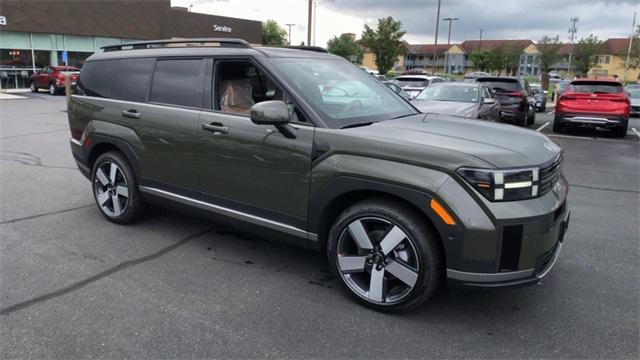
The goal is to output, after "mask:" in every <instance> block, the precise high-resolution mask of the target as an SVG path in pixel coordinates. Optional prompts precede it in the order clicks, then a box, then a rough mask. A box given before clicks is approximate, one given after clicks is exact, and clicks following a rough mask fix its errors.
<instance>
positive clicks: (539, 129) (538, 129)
mask: <svg viewBox="0 0 640 360" xmlns="http://www.w3.org/2000/svg"><path fill="white" fill-rule="evenodd" d="M547 125H549V122H548V121H547V122H546V123H545V124H544V125H542V126H540V127H539V128H537V129H536V131H541V130H542V129H544V128H545V127H547Z"/></svg>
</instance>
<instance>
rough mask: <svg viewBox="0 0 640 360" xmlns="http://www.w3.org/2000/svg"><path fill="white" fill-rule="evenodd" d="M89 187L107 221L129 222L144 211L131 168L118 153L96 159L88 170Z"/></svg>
mask: <svg viewBox="0 0 640 360" xmlns="http://www.w3.org/2000/svg"><path fill="white" fill-rule="evenodd" d="M91 184H92V186H93V196H94V198H95V200H96V204H97V205H98V208H99V209H100V212H102V215H104V217H106V218H107V219H108V220H109V221H112V222H114V223H117V224H127V223H130V222H132V221H134V220H136V219H137V218H138V217H139V216H140V215H141V214H142V213H143V212H144V210H145V208H146V204H145V202H144V200H143V199H142V196H141V195H140V191H139V190H138V181H137V179H136V176H135V173H134V172H133V168H132V167H131V165H130V164H129V162H128V161H127V159H126V158H125V157H124V156H123V155H122V154H121V153H119V152H115V151H109V152H106V153H104V154H102V155H100V156H99V157H98V159H97V160H96V162H95V163H94V165H93V168H92V170H91Z"/></svg>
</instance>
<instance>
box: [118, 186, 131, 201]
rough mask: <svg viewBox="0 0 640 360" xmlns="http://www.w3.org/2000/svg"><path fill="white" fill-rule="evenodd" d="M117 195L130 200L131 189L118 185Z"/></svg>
mask: <svg viewBox="0 0 640 360" xmlns="http://www.w3.org/2000/svg"><path fill="white" fill-rule="evenodd" d="M116 194H118V196H123V197H126V198H128V197H129V188H127V187H126V186H122V185H118V186H117V187H116Z"/></svg>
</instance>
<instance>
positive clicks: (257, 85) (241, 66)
mask: <svg viewBox="0 0 640 360" xmlns="http://www.w3.org/2000/svg"><path fill="white" fill-rule="evenodd" d="M214 88H215V99H214V104H215V108H216V110H220V111H223V112H226V113H232V114H239V115H249V113H250V109H251V107H252V106H253V105H254V104H256V103H259V102H262V101H267V100H284V98H285V97H284V94H283V92H282V90H281V89H280V88H279V87H278V86H276V85H275V84H274V83H273V81H271V79H269V78H268V77H267V76H266V75H265V74H263V73H262V72H261V71H260V69H258V68H257V67H256V66H254V65H253V64H252V63H251V62H249V61H221V62H219V63H218V64H217V66H216V75H215V87H214Z"/></svg>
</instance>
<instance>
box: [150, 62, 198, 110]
mask: <svg viewBox="0 0 640 360" xmlns="http://www.w3.org/2000/svg"><path fill="white" fill-rule="evenodd" d="M204 63H205V62H204V60H202V59H175V60H158V61H157V62H156V70H155V72H154V74H153V84H152V85H151V94H150V95H149V101H150V102H155V103H161V104H170V105H179V106H187V107H196V108H199V107H200V106H201V104H202V86H203V78H202V77H203V75H204V72H203V70H204Z"/></svg>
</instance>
